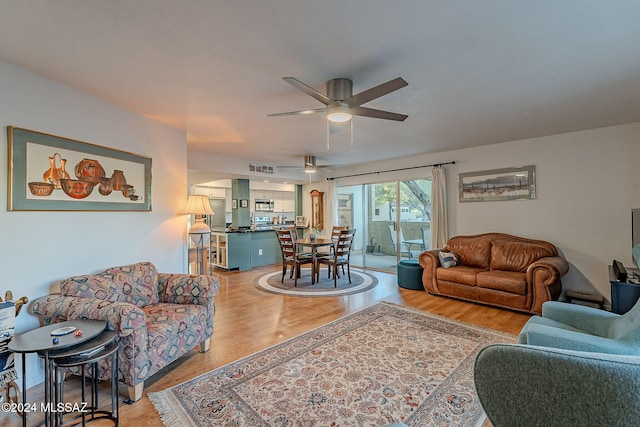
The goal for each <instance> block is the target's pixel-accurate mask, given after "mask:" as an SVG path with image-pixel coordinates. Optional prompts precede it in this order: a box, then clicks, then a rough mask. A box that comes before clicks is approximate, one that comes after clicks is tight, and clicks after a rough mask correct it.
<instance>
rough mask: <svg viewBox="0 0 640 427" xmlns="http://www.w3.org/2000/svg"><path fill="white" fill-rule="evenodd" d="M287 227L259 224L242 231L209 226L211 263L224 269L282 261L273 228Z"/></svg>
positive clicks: (241, 268) (245, 268)
mask: <svg viewBox="0 0 640 427" xmlns="http://www.w3.org/2000/svg"><path fill="white" fill-rule="evenodd" d="M288 227H293V225H291V226H286V225H285V226H272V227H260V228H255V229H246V230H232V229H231V230H230V229H213V230H212V232H211V262H212V264H213V266H214V267H216V268H222V269H225V270H240V271H244V270H250V269H251V268H253V267H260V266H263V265H270V264H279V263H281V262H282V253H281V252H280V244H279V243H278V237H277V236H276V233H275V231H274V230H275V229H280V228H288Z"/></svg>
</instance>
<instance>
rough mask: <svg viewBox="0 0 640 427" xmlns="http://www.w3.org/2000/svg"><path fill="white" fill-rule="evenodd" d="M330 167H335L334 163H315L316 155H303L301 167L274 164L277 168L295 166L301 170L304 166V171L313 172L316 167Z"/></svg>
mask: <svg viewBox="0 0 640 427" xmlns="http://www.w3.org/2000/svg"><path fill="white" fill-rule="evenodd" d="M331 167H336V165H318V164H317V163H316V156H304V166H303V167H300V166H286V165H282V166H276V168H278V169H289V168H295V169H297V170H302V169H303V168H304V171H305V172H306V173H315V172H316V170H317V169H320V168H331Z"/></svg>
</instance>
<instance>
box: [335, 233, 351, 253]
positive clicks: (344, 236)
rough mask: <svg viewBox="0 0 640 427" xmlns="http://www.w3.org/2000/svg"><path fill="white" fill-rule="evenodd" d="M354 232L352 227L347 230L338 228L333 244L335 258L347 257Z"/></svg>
mask: <svg viewBox="0 0 640 427" xmlns="http://www.w3.org/2000/svg"><path fill="white" fill-rule="evenodd" d="M355 234H356V230H355V229H354V228H352V229H348V230H340V234H339V235H338V240H337V242H336V244H335V256H336V258H341V257H342V258H349V255H350V253H351V245H352V244H353V237H354V235H355Z"/></svg>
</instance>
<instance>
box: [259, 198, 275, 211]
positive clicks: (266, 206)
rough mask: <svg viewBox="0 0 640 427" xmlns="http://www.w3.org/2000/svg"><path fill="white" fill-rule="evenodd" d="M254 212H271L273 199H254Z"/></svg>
mask: <svg viewBox="0 0 640 427" xmlns="http://www.w3.org/2000/svg"><path fill="white" fill-rule="evenodd" d="M255 211H256V212H273V199H256V205H255Z"/></svg>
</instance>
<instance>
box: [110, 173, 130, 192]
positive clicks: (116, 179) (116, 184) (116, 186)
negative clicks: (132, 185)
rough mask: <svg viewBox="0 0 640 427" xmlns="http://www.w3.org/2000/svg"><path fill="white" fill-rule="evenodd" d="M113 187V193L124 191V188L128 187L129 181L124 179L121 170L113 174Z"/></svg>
mask: <svg viewBox="0 0 640 427" xmlns="http://www.w3.org/2000/svg"><path fill="white" fill-rule="evenodd" d="M111 185H112V186H113V191H122V187H123V186H124V185H127V179H126V178H125V177H124V173H123V172H122V171H121V170H117V169H116V170H114V171H113V174H111Z"/></svg>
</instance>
